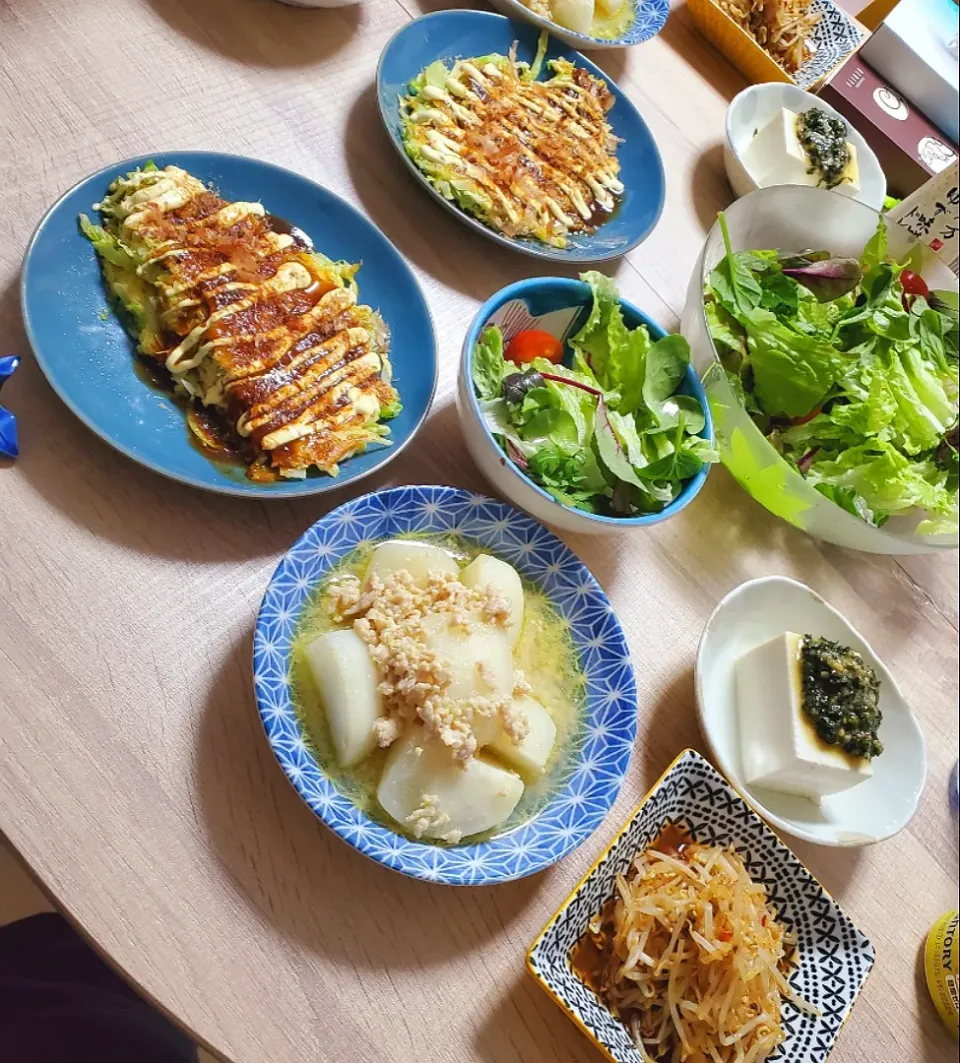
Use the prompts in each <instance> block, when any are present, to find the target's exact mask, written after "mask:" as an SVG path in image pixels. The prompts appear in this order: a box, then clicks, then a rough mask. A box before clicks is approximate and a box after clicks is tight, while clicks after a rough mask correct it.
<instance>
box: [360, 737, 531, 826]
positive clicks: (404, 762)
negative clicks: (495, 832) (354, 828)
mask: <svg viewBox="0 0 960 1063" xmlns="http://www.w3.org/2000/svg"><path fill="white" fill-rule="evenodd" d="M522 795H523V781H522V780H521V778H520V777H519V775H515V774H514V773H513V772H511V771H507V770H506V769H505V768H501V767H499V766H498V765H496V764H492V763H489V762H488V761H486V760H484V759H483V758H482V757H472V758H471V759H470V760H469V761H467V762H466V763H463V762H460V761H457V760H455V759H454V757H453V755H452V754H451V752H450V750H449V749H447V748H446V746H444V745H442V744H441V743H440V742H439V741H437V739H435V738H430V737H428V736H427V735H426V734H425V733H424V731H423V728H422V727H420V726H419V725H417V724H414V725H413V726H412V727H411V728H410V729H409V730H408V731H407V732H406V734H404V735H402V736H401V737H400V738H399V739H398V740H397V741H396V742H394V744H393V745H392V746H391V747H390V752H389V753H388V754H387V760H386V764H385V765H384V768H383V775H382V776H381V777H380V785H379V787H378V788H377V800H378V801H379V802H380V804H381V806H382V807H383V809H384V811H385V812H386V813H387V814H388V815H390V816H391V817H392V818H393V819H395V820H396V821H397V822H398V823H399V824H400V825H401V826H402V827H403V828H404V829H405V830H409V831H411V833H413V834H414V835H415V836H416V837H420V838H444V837H446V838H447V840H449V841H459V840H460V839H461V838H468V837H470V835H473V834H480V833H481V832H482V831H486V830H490V829H492V828H493V827H496V826H498V825H499V824H501V823H503V821H504V820H505V819H507V818H509V816H510V815H511V814H512V812H513V810H514V809H515V808H516V807H517V802H518V801H519V800H520V798H521V796H522Z"/></svg>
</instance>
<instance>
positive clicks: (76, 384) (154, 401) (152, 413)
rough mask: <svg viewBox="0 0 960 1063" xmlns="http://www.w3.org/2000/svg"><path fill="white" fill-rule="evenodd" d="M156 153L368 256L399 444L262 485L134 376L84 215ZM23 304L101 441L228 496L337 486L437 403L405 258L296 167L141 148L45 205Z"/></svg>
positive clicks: (39, 345)
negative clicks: (198, 437)
mask: <svg viewBox="0 0 960 1063" xmlns="http://www.w3.org/2000/svg"><path fill="white" fill-rule="evenodd" d="M151 159H152V160H153V161H154V162H155V163H156V164H157V165H158V166H160V167H163V166H168V165H176V166H181V167H183V168H184V169H185V170H189V171H190V173H192V174H194V175H195V176H196V177H198V178H200V180H202V181H206V182H208V183H210V184H212V185H213V186H214V187H215V188H216V189H217V191H218V192H220V194H221V195H223V196H224V197H225V198H226V199H243V200H251V201H261V202H263V203H264V204H265V205H266V208H267V210H273V211H275V212H276V213H277V214H279V215H281V216H282V217H284V218H285V219H287V220H288V221H290V222H293V223H294V224H295V225H298V226H299V227H300V228H302V229H303V230H304V231H305V232H306V233H307V235H308V236H310V237H311V239H312V240H313V242H314V244H315V246H316V247H317V250H319V251H322V252H323V253H324V254H326V255H329V256H330V257H331V258H334V259H340V258H343V259H347V260H349V261H350V262H362V263H363V268H362V269H361V270H360V273H359V274H358V276H357V281H358V283H359V285H360V297H361V299H362V301H363V302H365V303H369V304H370V305H371V306H373V307H374V308H376V309H379V310H380V312H381V314H382V315H383V317H384V319H385V320H386V322H387V324H388V325H389V326H390V331H391V333H392V341H391V349H390V359H391V362H392V363H393V371H394V378H395V381H394V382H395V385H396V388H397V390H398V391H399V392H400V400H401V402H402V403H403V411H402V412H401V413H400V415H399V416H398V417H396V418H395V419H394V420H392V421H391V422H390V438H391V440H392V446H389V447H375V448H371V449H370V450H368V451H367V452H366V453H365V454H359V455H357V456H356V457H354V458H350V459H349V460H348V461H345V462H344V463H343V465H342V466H341V469H340V475H339V476H337V477H335V478H334V477H329V476H323V475H320V474H316V475H309V476H308V477H307V478H306V479H305V480H281V481H279V482H277V483H255V482H254V481H252V480H248V479H247V478H246V476H245V475H244V470H243V469H242V468H241V467H240V466H238V465H229V464H222V463H215V462H212V461H210V459H209V458H207V457H206V456H204V455H203V454H202V453H201V452H200V451H199V450H198V449H197V448H196V447H195V446H194V444H193V443H192V442H191V434H190V429H189V428H188V427H187V423H186V419H185V417H184V411H183V408H182V407H181V406H180V405H178V403H177V402H176V401H175V400H174V399H173V397H172V396H171V395H170V394H168V393H167V392H165V391H163V390H162V389H160V388H158V387H155V386H153V385H151V384H149V383H147V382H146V380H145V379H144V378H143V376H141V375H140V373H138V371H137V367H136V361H135V345H134V342H133V340H132V339H131V338H130V336H129V335H128V333H127V331H126V329H125V328H124V326H123V324H122V322H121V321H120V319H119V318H118V317H117V315H116V314H115V313H114V312H113V311H111V310H108V309H107V308H108V300H107V293H106V290H105V288H104V285H103V280H102V277H101V273H100V265H99V262H98V260H97V256H96V254H95V253H94V250H93V246H92V245H91V243H90V241H89V240H87V239H86V238H85V237H84V236H83V235H82V234H81V233H80V230H79V228H78V227H77V215H78V214H80V213H87V214H90V215H93V214H94V213H95V212H94V211H93V210H92V207H93V204H94V203H95V202H97V201H98V200H100V199H101V198H102V197H103V195H104V194H105V193H106V190H107V186H108V185H109V184H110V182H111V181H112V180H113V179H114V178H115V177H117V176H118V175H119V174H123V173H126V172H127V171H128V170H132V169H135V168H136V167H137V166H143V165H144V164H145V163H147V162H149V161H150V160H151ZM21 301H22V306H23V319H24V322H25V324H26V329H27V336H28V338H29V340H30V344H31V346H32V347H33V352H34V354H35V355H36V358H37V361H38V362H39V363H40V368H41V369H42V370H43V372H44V373H45V374H46V377H47V379H48V380H49V381H50V384H51V385H52V387H53V389H54V391H56V392H57V394H58V395H59V396H60V398H61V399H63V401H64V402H65V403H66V404H67V406H69V407H70V409H71V410H73V412H74V413H75V414H76V415H77V416H78V417H79V418H80V419H81V420H82V421H83V422H84V423H85V424H86V425H87V426H88V427H89V428H92V429H93V431H94V432H96V433H97V435H99V436H100V437H101V438H102V439H104V440H106V442H108V443H110V444H111V445H112V446H114V447H116V449H117V450H119V451H120V452H121V453H123V454H126V455H127V457H129V458H133V460H134V461H138V462H140V464H141V465H146V466H147V468H149V469H153V470H154V471H155V472H159V473H162V474H163V475H165V476H169V477H171V478H172V479H174V480H180V481H181V482H183V483H187V484H191V485H192V486H194V487H202V488H205V489H206V490H209V491H218V492H220V493H222V494H230V495H246V496H254V497H256V498H260V499H263V498H287V497H290V496H291V495H311V494H317V493H320V492H323V491H332V490H335V489H337V488H340V487H342V486H343V485H344V484H347V483H350V482H351V481H353V480H359V479H360V478H361V477H363V476H366V475H368V474H369V473H371V472H373V471H374V470H375V469H378V468H379V467H380V466H381V465H383V464H385V463H386V462H388V461H389V460H390V459H391V458H392V457H394V456H395V455H397V454H398V453H399V452H400V451H401V450H402V449H403V448H404V446H406V444H407V443H409V442H410V440H411V439H412V438H413V437H414V435H415V434H416V432H417V430H418V429H419V427H420V425H421V423H422V422H423V419H424V418H425V417H426V415H427V410H428V409H429V408H430V402H431V399H432V398H433V392H434V388H435V386H436V379H437V352H436V341H435V339H434V334H433V324H432V322H431V319H430V312H429V310H428V309H427V305H426V303H425V302H424V299H423V295H422V293H421V291H420V287H419V285H418V284H417V281H416V279H415V278H414V276H413V274H412V273H411V271H410V269H409V267H408V266H407V264H406V262H405V261H404V260H403V258H402V257H401V255H400V253H399V252H398V251H397V250H396V248H394V246H393V245H392V244H391V243H390V242H389V241H388V240H387V238H386V237H385V236H384V235H383V234H382V233H381V232H380V231H379V230H378V229H377V228H376V227H375V226H374V225H373V224H372V223H371V222H369V221H368V220H367V219H366V218H365V217H364V216H363V215H362V214H361V213H360V212H359V211H357V210H355V209H354V208H353V207H351V206H350V205H349V204H348V203H346V202H344V201H343V200H342V199H340V198H339V197H338V196H335V195H334V194H333V193H332V192H328V191H327V190H326V189H325V188H322V187H321V186H320V185H318V184H316V183H315V182H313V181H310V180H308V179H307V178H306V177H302V176H300V174H296V173H293V172H292V171H291V170H284V169H282V168H281V167H279V166H273V165H271V164H270V163H267V162H260V161H258V160H257V159H247V158H243V157H242V156H239V155H222V154H220V153H217V152H208V151H183V152H171V153H169V154H166V153H161V154H157V155H142V156H140V157H139V158H135V159H127V160H125V161H124V162H118V163H115V164H114V165H112V166H108V167H106V168H105V169H103V170H101V171H100V172H99V173H95V174H93V175H92V176H91V177H88V178H86V179H85V180H83V181H81V182H80V184H78V185H75V186H74V187H73V188H72V189H70V191H69V192H67V193H65V194H64V195H63V196H62V197H61V198H60V199H59V200H58V201H57V202H56V203H55V204H54V205H53V206H52V207H51V208H50V210H49V211H48V212H47V214H46V216H45V217H44V219H43V221H41V222H40V225H39V226H38V228H37V231H36V232H35V233H34V235H33V239H32V240H31V241H30V245H29V247H28V248H27V254H26V257H25V259H24V263H23V273H22V281H21Z"/></svg>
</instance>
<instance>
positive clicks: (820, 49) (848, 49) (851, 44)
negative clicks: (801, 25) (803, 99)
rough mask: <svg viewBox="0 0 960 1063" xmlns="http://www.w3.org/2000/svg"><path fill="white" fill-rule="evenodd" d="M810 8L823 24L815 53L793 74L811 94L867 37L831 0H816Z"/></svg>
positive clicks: (816, 35) (815, 35) (816, 34)
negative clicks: (818, 15) (815, 86)
mask: <svg viewBox="0 0 960 1063" xmlns="http://www.w3.org/2000/svg"><path fill="white" fill-rule="evenodd" d="M810 7H811V10H812V11H814V12H819V14H820V21H819V22H818V23H817V24H816V26H815V27H814V30H813V45H814V52H813V55H811V56H810V58H809V59H808V60H807V61H806V62H805V63H804V64H803V66H802V67H800V69H799V70H798V71H797V72H796V73H795V74H794V75H793V81H794V82H795V83H796V84H797V85H799V86H800V88H802V89H807V90H808V91H811V92H812V91H813V89H812V86H814V85H816V84H818V83H819V82H821V81H823V80H825V79H826V77H827V75H828V74H830V73H831V72H832V71H833V70H834V69H835V68H836V67H838V66H839V65H840V64H841V63H842V62H844V61H845V60H846V59H847V57H848V56H850V55H852V54H853V53H854V52H855V51H856V50H857V49H858V48H859V47H860V43H861V42H862V41H863V40H864V39H865V38H866V34H865V33H864V32H863V30H862V29H861V28H860V27H859V26H858V25H857V24H856V22H854V21H853V19H852V18H851V17H850V16H849V15H848V14H847V13H846V11H844V10H843V9H842V8H839V7H837V5H836V4H834V3H832V2H831V0H813V3H812V4H811V5H810Z"/></svg>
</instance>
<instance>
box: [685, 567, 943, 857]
mask: <svg viewBox="0 0 960 1063" xmlns="http://www.w3.org/2000/svg"><path fill="white" fill-rule="evenodd" d="M784 631H796V632H798V633H799V634H811V635H821V636H824V637H826V638H830V639H834V640H836V641H837V642H840V643H842V644H843V645H845V646H850V647H851V648H852V649H855V650H857V651H858V652H859V653H860V654H862V655H863V658H864V660H866V661H867V663H868V664H870V665H871V666H872V667H873V668H874V669H876V671H877V674H878V675H879V676H880V711H881V712H882V713H883V722H882V723H881V725H880V741H881V742H883V746H884V751H883V753H882V754H881V755H880V756H879V757H877V758H875V760H874V761H873V775H872V777H871V778H870V779H868V780H867V781H865V782H863V783H860V784H859V785H858V786H854V787H853V788H851V789H849V790H845V791H843V792H842V793H839V794H834V795H832V796H830V797H825V798H824V799H823V800H822V802H821V803H820V804H816V803H815V802H813V801H810V800H807V799H806V798H803V797H792V796H789V795H788V794H780V793H775V792H773V791H772V790H763V789H761V788H759V787H754V786H748V785H746V783H745V782H744V780H743V770H742V765H741V759H740V730H739V721H738V715H737V701H736V682H735V674H734V664H735V662H736V660H737V658H738V657H740V656H741V655H742V654H744V653H746V652H747V651H748V650H751V649H753V648H754V647H755V646H759V645H760V644H761V643H764V642H766V641H767V640H768V639H771V638H774V637H775V636H777V635H780V634H782V633H783V632H784ZM696 691H697V711H698V713H699V717H700V727H701V729H702V730H703V733H704V736H705V737H706V739H707V742H708V743H709V745H710V749H711V751H712V752H713V755H714V757H716V760H717V763H718V765H719V766H720V770H721V771H722V772H723V773H724V774H725V775H726V777H727V778H728V779H729V780H730V782H731V783H732V784H733V786H734V787H736V789H737V792H738V793H739V794H740V796H741V797H743V799H744V800H745V801H746V802H747V803H748V804H749V805H751V807H753V808H754V809H756V811H757V812H759V813H760V815H761V816H763V817H764V819H766V820H767V821H768V822H770V823H772V824H773V825H774V826H775V827H780V828H781V829H782V830H785V831H787V832H788V833H790V834H793V835H795V836H796V837H798V838H803V839H804V840H805V841H809V842H814V843H815V844H817V845H835V846H853V845H869V844H871V843H873V842H878V841H882V840H883V839H884V838H889V837H892V836H893V835H894V834H896V833H897V832H898V831H900V830H902V829H903V828H904V827H905V826H906V825H907V823H908V822H909V821H910V818H911V817H912V816H913V813H914V812H915V810H916V807H917V802H918V800H919V798H920V793H921V791H922V790H923V783H924V778H925V776H926V750H925V746H924V741H923V734H922V733H921V731H920V727H919V726H918V724H917V721H916V720H915V719H914V716H913V714H912V713H911V711H910V709H909V707H908V706H907V703H906V702H905V701H904V699H903V696H902V695H901V693H900V691H899V690H898V689H897V684H896V682H895V681H894V679H893V677H892V676H891V675H890V673H889V672H888V671H887V669H886V667H885V666H884V664H883V662H882V661H880V660H879V659H878V657H877V655H876V654H875V653H874V652H873V650H872V649H871V648H870V645H869V644H868V643H867V641H866V640H865V639H864V638H863V636H862V635H861V634H860V633H859V632H858V631H857V630H856V628H854V627H853V625H852V624H850V622H849V621H848V620H847V619H846V618H845V617H844V616H842V615H841V614H840V613H838V612H837V610H836V609H834V608H833V607H832V606H830V605H828V604H827V603H826V602H825V601H824V600H823V598H821V597H820V595H818V594H816V593H815V592H814V591H812V590H811V589H810V588H809V587H807V586H805V585H804V584H802V583H797V582H796V581H795V580H792V579H786V578H785V577H783V576H765V577H763V578H761V579H755V580H750V581H749V582H747V583H743V584H741V585H740V586H739V587H737V588H736V589H735V590H733V591H731V592H730V593H729V594H728V595H727V596H726V597H725V598H724V599H723V600H722V601H721V602H720V604H719V605H718V606H717V608H716V609H715V610H714V611H713V615H712V616H711V617H710V619H709V620H708V621H707V625H706V627H705V628H704V630H703V635H702V636H701V638H700V646H699V649H698V650H697V665H696Z"/></svg>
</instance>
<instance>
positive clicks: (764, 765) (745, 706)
mask: <svg viewBox="0 0 960 1063" xmlns="http://www.w3.org/2000/svg"><path fill="white" fill-rule="evenodd" d="M801 642H802V637H801V636H800V635H798V634H796V633H795V632H793V631H785V632H784V633H783V634H782V635H777V637H776V638H773V639H770V640H769V641H768V642H765V643H763V644H762V645H760V646H757V647H756V648H754V649H752V650H750V651H749V652H747V653H745V654H744V655H743V656H742V657H740V658H738V660H737V662H736V686H737V712H738V717H739V723H740V755H741V759H742V762H743V777H744V781H745V782H747V783H748V784H749V785H751V786H762V787H764V788H765V789H767V790H777V791H779V792H780V793H786V794H795V795H798V796H800V797H809V798H811V799H813V800H815V801H816V800H819V799H820V798H822V797H827V796H828V795H829V794H835V793H839V792H840V791H841V790H848V789H849V788H850V787H851V786H856V785H857V784H858V783H861V782H863V781H864V780H865V779H868V778H870V776H871V775H872V774H873V768H872V766H871V764H870V761H869V760H862V759H860V758H859V757H851V756H849V755H848V754H846V753H844V752H843V751H842V750H840V749H837V748H836V747H834V746H829V745H827V744H826V743H824V742H823V741H822V740H821V739H820V738H819V736H818V735H817V733H816V731H815V729H814V727H813V725H812V723H811V722H810V720H809V719H808V718H807V716H806V714H805V713H804V711H803V702H802V680H801V675H800V646H801Z"/></svg>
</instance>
